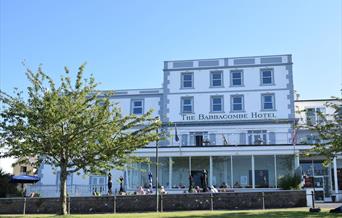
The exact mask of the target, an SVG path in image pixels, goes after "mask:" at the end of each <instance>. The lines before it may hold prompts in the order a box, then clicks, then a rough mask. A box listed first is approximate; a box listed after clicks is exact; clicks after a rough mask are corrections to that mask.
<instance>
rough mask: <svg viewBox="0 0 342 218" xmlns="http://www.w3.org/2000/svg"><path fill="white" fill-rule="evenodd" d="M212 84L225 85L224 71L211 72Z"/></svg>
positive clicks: (215, 85)
mask: <svg viewBox="0 0 342 218" xmlns="http://www.w3.org/2000/svg"><path fill="white" fill-rule="evenodd" d="M210 86H211V87H223V73H222V71H213V72H210Z"/></svg>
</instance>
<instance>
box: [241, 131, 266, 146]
mask: <svg viewBox="0 0 342 218" xmlns="http://www.w3.org/2000/svg"><path fill="white" fill-rule="evenodd" d="M246 135H247V144H248V145H267V144H269V143H268V141H269V132H268V131H267V130H256V129H255V130H248V131H247V134H246ZM255 136H261V137H259V138H260V139H261V141H260V143H259V144H258V143H255Z"/></svg>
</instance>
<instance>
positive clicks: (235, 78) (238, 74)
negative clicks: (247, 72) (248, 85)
mask: <svg viewBox="0 0 342 218" xmlns="http://www.w3.org/2000/svg"><path fill="white" fill-rule="evenodd" d="M242 85H243V81H242V70H234V71H230V86H242Z"/></svg>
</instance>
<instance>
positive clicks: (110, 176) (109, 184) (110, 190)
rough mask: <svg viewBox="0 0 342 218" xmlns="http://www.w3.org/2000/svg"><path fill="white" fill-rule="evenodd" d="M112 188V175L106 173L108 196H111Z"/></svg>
mask: <svg viewBox="0 0 342 218" xmlns="http://www.w3.org/2000/svg"><path fill="white" fill-rule="evenodd" d="M112 187H113V181H112V174H111V173H108V195H112V193H113V192H112Z"/></svg>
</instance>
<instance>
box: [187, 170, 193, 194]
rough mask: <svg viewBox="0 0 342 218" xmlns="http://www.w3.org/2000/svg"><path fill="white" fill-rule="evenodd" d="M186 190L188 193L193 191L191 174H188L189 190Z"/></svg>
mask: <svg viewBox="0 0 342 218" xmlns="http://www.w3.org/2000/svg"><path fill="white" fill-rule="evenodd" d="M188 192H189V193H192V192H194V185H193V177H192V175H191V174H190V175H189V190H188Z"/></svg>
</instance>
